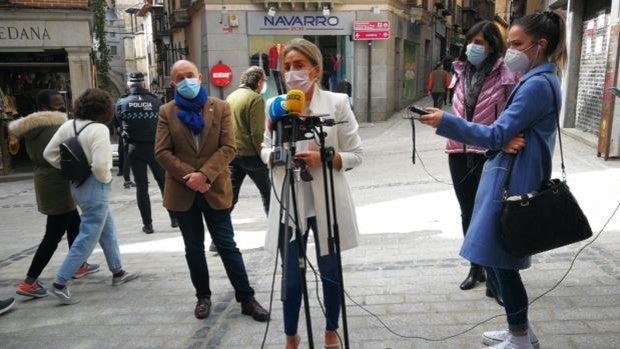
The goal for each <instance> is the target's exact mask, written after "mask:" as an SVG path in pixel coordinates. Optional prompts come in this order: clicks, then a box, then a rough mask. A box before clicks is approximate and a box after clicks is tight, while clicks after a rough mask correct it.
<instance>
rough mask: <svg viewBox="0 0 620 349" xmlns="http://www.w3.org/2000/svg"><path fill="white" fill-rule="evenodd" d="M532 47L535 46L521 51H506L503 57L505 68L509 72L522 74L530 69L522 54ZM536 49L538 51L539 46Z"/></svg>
mask: <svg viewBox="0 0 620 349" xmlns="http://www.w3.org/2000/svg"><path fill="white" fill-rule="evenodd" d="M534 45H536V44H532V46H530V47H528V48H526V49H525V50H523V51H519V50H515V49H512V48H509V49H508V50H506V55H505V56H504V63H506V66H507V67H508V69H509V70H510V71H511V72H513V73H524V72H526V71H528V70H529V69H530V66H531V62H530V59H529V58H528V56H527V55H526V54H525V53H524V52H525V51H527V50H529V49H530V48H532V47H533V46H534ZM538 49H540V46H538ZM538 49H537V51H536V56H538Z"/></svg>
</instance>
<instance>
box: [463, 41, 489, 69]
mask: <svg viewBox="0 0 620 349" xmlns="http://www.w3.org/2000/svg"><path fill="white" fill-rule="evenodd" d="M465 54H466V55H467V60H468V61H469V63H471V64H473V65H478V64H480V63H482V62H484V59H485V58H487V54H486V52H484V46H482V45H478V44H474V43H471V44H469V45H467V49H466V50H465Z"/></svg>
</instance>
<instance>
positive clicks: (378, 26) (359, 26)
mask: <svg viewBox="0 0 620 349" xmlns="http://www.w3.org/2000/svg"><path fill="white" fill-rule="evenodd" d="M353 30H354V31H374V30H390V21H355V22H353Z"/></svg>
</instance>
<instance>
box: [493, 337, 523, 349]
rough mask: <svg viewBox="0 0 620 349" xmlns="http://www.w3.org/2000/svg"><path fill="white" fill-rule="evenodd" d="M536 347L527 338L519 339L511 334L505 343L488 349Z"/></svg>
mask: <svg viewBox="0 0 620 349" xmlns="http://www.w3.org/2000/svg"><path fill="white" fill-rule="evenodd" d="M533 348H534V346H533V345H532V343H531V342H530V340H529V338H527V337H526V336H522V337H517V336H513V335H511V334H509V335H508V338H506V340H505V341H503V342H501V343H499V344H496V345H494V346H492V347H487V349H533Z"/></svg>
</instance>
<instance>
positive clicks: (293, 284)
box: [279, 217, 341, 336]
mask: <svg viewBox="0 0 620 349" xmlns="http://www.w3.org/2000/svg"><path fill="white" fill-rule="evenodd" d="M307 226H308V230H307V231H306V232H305V234H304V235H303V238H304V241H303V247H304V251H307V250H306V244H307V243H308V234H309V232H310V228H312V232H313V233H314V247H315V249H316V256H317V264H318V267H319V273H320V274H321V284H322V286H323V304H324V306H325V330H326V331H335V330H337V329H338V317H339V316H340V305H341V303H340V283H339V282H338V280H339V278H340V276H339V275H338V260H337V259H336V254H331V255H329V254H328V255H325V256H321V253H320V252H319V250H320V246H319V236H318V235H319V233H318V229H317V223H316V217H310V218H308V225H307ZM292 234H293V230H292V229H289V230H288V236H289V237H290V236H291V235H292ZM286 241H288V260H287V261H286V266H287V270H288V276H287V279H286V290H287V291H286V295H287V296H286V300H284V301H283V303H282V311H283V313H284V333H285V334H286V335H287V336H294V335H295V334H297V324H298V323H299V309H300V308H301V297H302V294H301V292H302V289H301V275H300V273H299V272H300V270H299V257H298V255H299V254H298V251H297V241H296V240H293V241H290V238H287V239H286ZM279 244H280V255H281V256H282V259H284V256H283V253H282V251H283V250H282V247H283V245H282V244H283V241H282V239H280V241H279Z"/></svg>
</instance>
